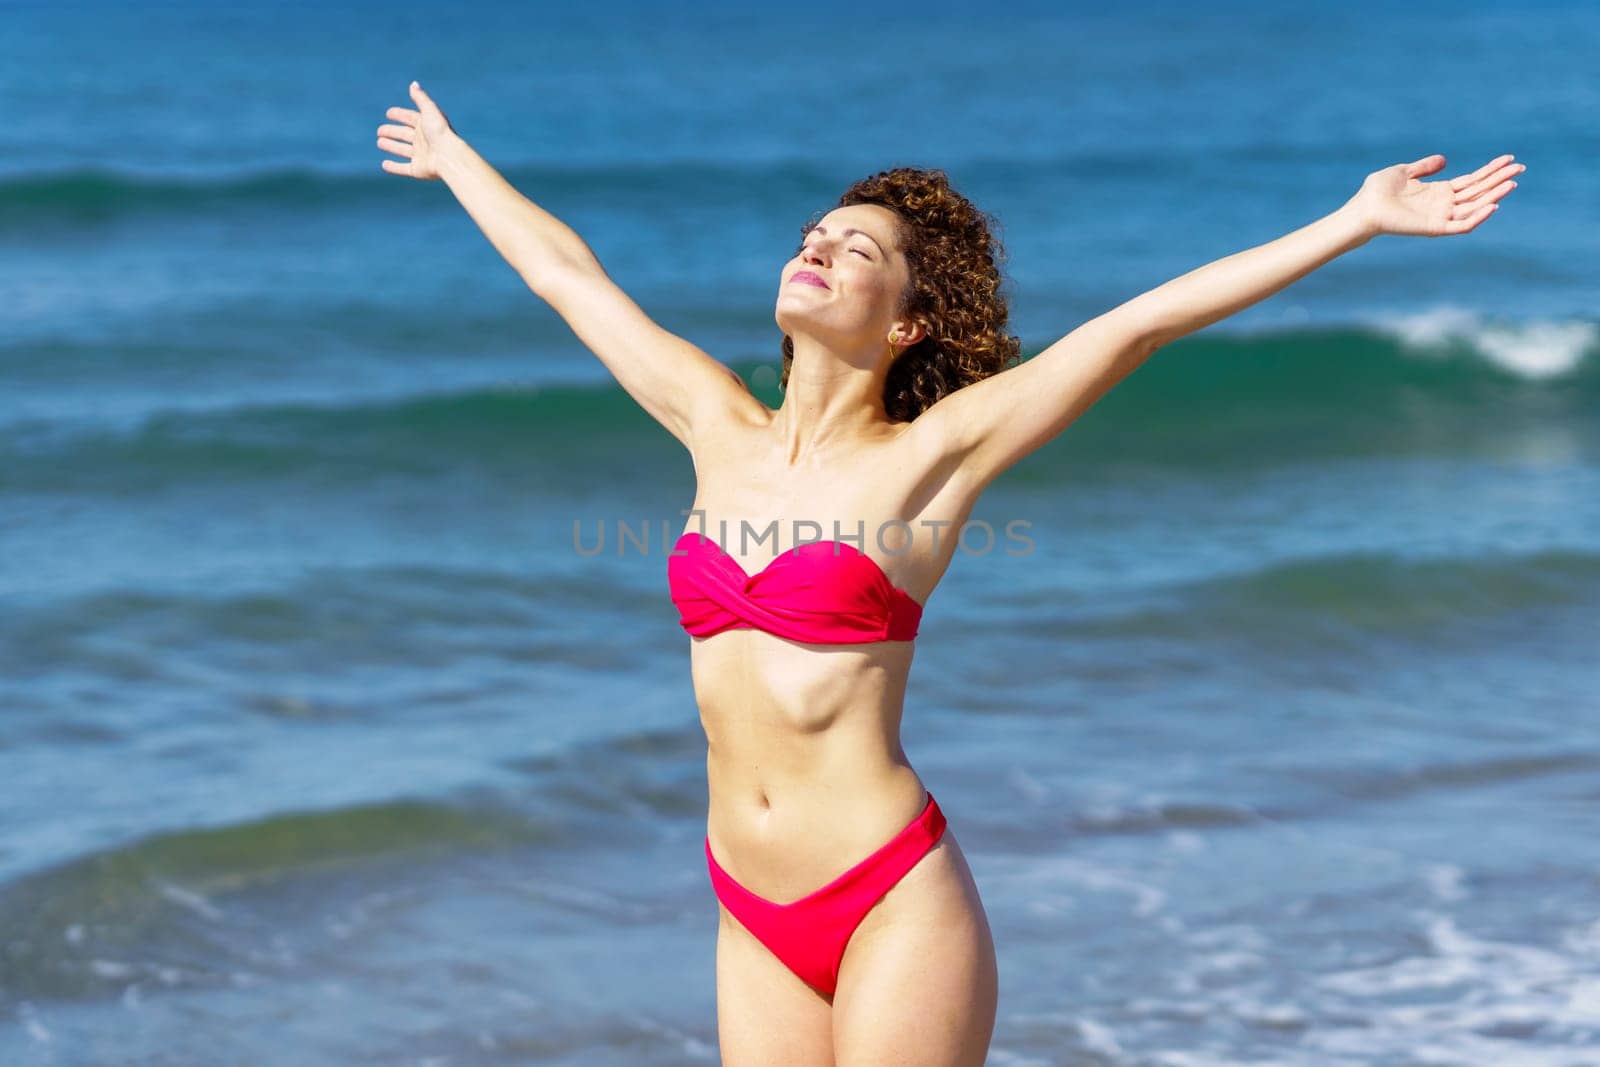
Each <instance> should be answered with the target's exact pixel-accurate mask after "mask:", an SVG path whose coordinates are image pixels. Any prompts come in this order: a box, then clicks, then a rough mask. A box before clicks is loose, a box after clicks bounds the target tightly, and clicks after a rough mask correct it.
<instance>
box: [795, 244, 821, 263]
mask: <svg viewBox="0 0 1600 1067" xmlns="http://www.w3.org/2000/svg"><path fill="white" fill-rule="evenodd" d="M821 247H822V242H821V241H813V242H812V243H811V244H810V245H807V246H806V247H804V248H802V249H800V259H801V261H802V262H805V263H816V264H819V265H820V264H821V263H822V262H823V259H822V255H821V253H819V252H818V249H820V248H821Z"/></svg>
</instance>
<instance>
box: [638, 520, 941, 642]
mask: <svg viewBox="0 0 1600 1067" xmlns="http://www.w3.org/2000/svg"><path fill="white" fill-rule="evenodd" d="M667 584H668V586H669V587H670V588H671V590H672V602H673V603H674V604H676V605H677V607H678V614H679V615H680V616H681V620H680V623H681V625H682V626H683V628H684V629H685V630H687V631H688V632H689V633H690V634H692V635H693V636H695V637H709V636H711V635H712V634H719V633H721V632H722V631H724V630H733V629H756V630H764V631H766V632H767V633H769V634H775V635H777V636H778V637H786V638H788V639H789V640H791V641H807V642H813V643H818V644H830V645H849V644H864V643H866V642H870V641H910V640H911V639H912V638H914V637H916V636H917V624H918V623H919V622H920V621H921V619H922V605H921V604H919V603H917V602H916V601H915V600H913V599H911V595H910V594H909V593H907V592H906V591H905V590H903V589H900V588H899V587H897V586H895V585H894V584H893V583H892V582H890V581H889V576H888V575H886V574H884V573H883V568H881V567H879V566H878V564H877V563H875V562H874V561H873V560H872V558H871V557H869V556H867V555H866V554H865V553H863V552H861V551H860V550H858V549H857V548H855V546H853V545H847V544H845V543H844V542H842V541H809V542H806V543H804V544H800V545H796V546H795V547H794V548H792V549H790V550H788V551H787V552H784V553H782V554H780V555H778V556H777V557H775V558H774V559H773V560H772V562H770V563H768V564H767V565H766V566H765V567H763V568H761V570H759V571H757V572H756V573H755V574H753V575H752V574H746V573H745V570H744V568H743V567H741V566H739V562H738V560H736V559H734V558H733V557H732V556H730V555H728V554H727V553H726V552H724V551H722V549H721V547H719V546H718V545H717V543H716V542H715V541H713V540H712V539H711V538H710V537H707V536H705V535H704V534H699V533H695V532H693V531H690V532H688V533H685V534H684V535H683V536H682V537H680V538H678V542H677V544H675V545H673V546H672V554H671V556H670V557H669V558H668V560H667Z"/></svg>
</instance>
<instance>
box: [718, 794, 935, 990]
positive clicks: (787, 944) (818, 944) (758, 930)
mask: <svg viewBox="0 0 1600 1067" xmlns="http://www.w3.org/2000/svg"><path fill="white" fill-rule="evenodd" d="M944 827H945V821H944V812H942V811H940V810H939V805H938V804H935V803H934V801H933V794H932V793H929V794H928V803H927V805H926V806H925V807H924V808H923V809H922V814H921V815H918V816H917V817H916V818H915V819H912V820H911V822H910V824H909V825H907V826H906V828H905V829H903V830H901V831H900V832H899V833H898V834H896V835H895V836H894V837H893V838H892V839H891V840H890V841H889V842H888V843H887V844H885V845H884V846H883V847H881V848H879V849H878V850H877V851H876V852H874V853H873V854H872V855H870V856H868V857H867V858H866V859H864V860H862V861H861V862H860V863H858V864H856V865H855V866H854V867H851V868H850V869H849V870H848V871H845V872H844V873H843V874H841V875H840V876H839V877H837V878H835V879H834V880H833V881H831V882H829V883H828V884H827V885H825V886H823V887H822V888H821V889H818V890H816V891H815V892H812V893H807V894H806V895H805V896H803V897H801V898H800V899H799V900H794V901H790V902H789V903H788V904H777V903H774V902H773V901H770V900H767V899H766V898H765V897H759V896H757V895H756V894H754V893H752V892H750V890H748V889H746V888H745V887H744V886H742V885H740V884H739V883H738V882H736V881H734V880H733V877H732V876H731V875H730V874H728V872H727V871H725V870H723V869H722V867H721V865H720V864H718V863H717V860H716V857H714V856H712V855H711V837H710V835H707V836H706V865H707V867H708V869H709V870H710V872H711V885H712V888H713V889H714V890H715V891H716V894H717V899H718V900H720V901H722V906H723V907H725V908H727V909H728V911H729V912H731V913H732V914H733V917H734V918H735V919H738V920H739V923H740V924H741V925H742V926H743V927H744V928H745V929H746V930H749V931H750V933H752V934H753V935H755V938H756V940H758V941H760V942H761V943H762V944H763V945H766V946H767V948H768V949H769V950H770V951H771V952H772V954H773V955H774V956H776V957H778V959H780V960H782V961H783V963H784V965H785V966H787V967H788V968H789V969H790V970H791V971H793V972H794V973H795V974H797V975H799V976H800V978H801V979H802V980H803V981H805V982H806V983H807V984H808V985H811V986H812V987H814V988H816V989H818V990H820V991H821V992H822V993H824V994H826V995H827V996H830V997H831V996H833V991H834V989H835V988H837V986H838V984H839V963H840V961H841V960H843V959H844V949H845V945H847V944H849V942H850V935H851V934H853V933H855V930H856V927H857V926H859V925H860V924H861V920H862V919H863V918H864V917H865V916H866V914H867V912H868V911H870V910H871V909H872V906H873V905H874V904H876V903H877V902H878V900H879V898H881V897H882V896H883V895H884V894H885V893H887V892H888V891H889V890H890V889H891V888H893V886H894V884H895V883H896V882H898V881H900V879H901V878H904V877H905V875H906V872H907V871H909V870H911V868H912V867H915V866H916V864H917V861H918V860H920V859H921V858H922V857H923V856H924V855H926V854H927V852H928V850H929V849H931V848H933V846H934V845H936V844H938V842H939V838H940V836H941V835H942V834H943V833H944Z"/></svg>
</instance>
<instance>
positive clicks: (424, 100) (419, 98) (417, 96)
mask: <svg viewBox="0 0 1600 1067" xmlns="http://www.w3.org/2000/svg"><path fill="white" fill-rule="evenodd" d="M411 99H413V100H415V101H416V102H417V103H418V104H426V105H428V106H430V107H431V106H432V105H433V98H432V97H430V96H429V95H428V94H427V93H425V92H423V91H422V86H421V85H419V84H418V83H416V82H412V83H411Z"/></svg>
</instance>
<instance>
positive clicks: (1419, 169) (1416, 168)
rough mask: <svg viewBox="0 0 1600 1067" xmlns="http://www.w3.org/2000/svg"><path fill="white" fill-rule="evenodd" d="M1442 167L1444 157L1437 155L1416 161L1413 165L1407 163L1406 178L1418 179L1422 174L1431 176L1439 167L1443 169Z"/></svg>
mask: <svg viewBox="0 0 1600 1067" xmlns="http://www.w3.org/2000/svg"><path fill="white" fill-rule="evenodd" d="M1443 166H1444V157H1443V156H1441V155H1438V154H1437V153H1435V154H1434V155H1431V156H1424V157H1423V158H1422V159H1419V160H1417V161H1416V162H1415V163H1407V164H1406V177H1408V178H1416V177H1420V176H1421V175H1424V174H1433V173H1434V172H1436V171H1438V170H1439V168H1440V167H1443Z"/></svg>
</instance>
